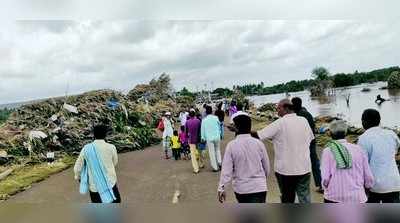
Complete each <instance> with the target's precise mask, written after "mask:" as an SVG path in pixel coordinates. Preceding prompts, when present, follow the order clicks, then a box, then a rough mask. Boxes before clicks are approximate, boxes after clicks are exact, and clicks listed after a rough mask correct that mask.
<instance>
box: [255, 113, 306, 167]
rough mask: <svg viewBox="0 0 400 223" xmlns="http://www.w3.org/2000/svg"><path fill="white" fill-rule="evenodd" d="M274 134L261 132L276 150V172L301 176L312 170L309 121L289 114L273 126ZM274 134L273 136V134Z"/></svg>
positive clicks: (261, 135)
mask: <svg viewBox="0 0 400 223" xmlns="http://www.w3.org/2000/svg"><path fill="white" fill-rule="evenodd" d="M271 127H272V128H273V129H274V130H273V131H272V132H264V133H263V130H261V131H260V132H259V135H260V137H261V138H269V139H271V140H272V142H273V144H274V149H275V160H276V162H275V170H276V171H277V172H278V173H281V174H287V175H301V174H305V173H307V172H309V170H310V169H311V160H310V150H309V146H310V143H311V141H312V140H313V133H312V131H311V128H310V127H309V124H308V122H307V120H306V119H305V118H303V117H300V116H297V115H296V114H288V115H285V116H284V117H282V118H280V119H278V120H276V121H275V122H273V123H272V124H271ZM271 133H272V134H271Z"/></svg>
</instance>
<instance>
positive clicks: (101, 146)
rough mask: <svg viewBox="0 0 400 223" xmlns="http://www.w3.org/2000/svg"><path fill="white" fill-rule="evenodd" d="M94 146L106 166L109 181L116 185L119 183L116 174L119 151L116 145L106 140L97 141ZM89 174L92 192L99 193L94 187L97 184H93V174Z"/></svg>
mask: <svg viewBox="0 0 400 223" xmlns="http://www.w3.org/2000/svg"><path fill="white" fill-rule="evenodd" d="M93 144H94V145H95V148H96V152H97V154H98V155H99V158H100V161H101V163H102V164H103V166H104V170H105V171H106V175H107V176H108V180H109V181H110V183H111V184H112V185H115V184H116V182H117V174H116V172H115V166H116V165H117V162H118V157H117V156H118V155H117V149H116V148H115V146H114V145H112V144H110V143H107V142H105V141H104V140H95V141H94V142H93ZM88 173H89V184H90V186H91V187H90V188H91V191H93V192H97V188H95V186H94V185H95V184H94V182H93V177H92V172H91V171H89V172H88Z"/></svg>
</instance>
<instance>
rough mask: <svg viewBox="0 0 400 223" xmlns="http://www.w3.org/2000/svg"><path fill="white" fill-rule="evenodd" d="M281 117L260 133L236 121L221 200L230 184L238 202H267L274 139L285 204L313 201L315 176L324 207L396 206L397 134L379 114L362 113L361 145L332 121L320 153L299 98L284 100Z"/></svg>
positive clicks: (245, 119)
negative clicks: (266, 143) (269, 143)
mask: <svg viewBox="0 0 400 223" xmlns="http://www.w3.org/2000/svg"><path fill="white" fill-rule="evenodd" d="M277 110H278V115H279V116H280V118H279V119H278V120H276V121H274V122H272V123H271V124H269V125H268V126H267V127H265V128H264V129H262V130H260V131H258V132H251V118H250V117H249V116H248V115H247V114H246V113H241V114H238V115H237V116H236V117H234V118H233V121H234V124H235V126H236V129H237V130H238V132H237V134H238V135H237V137H236V138H235V139H234V140H232V141H231V142H230V143H229V144H228V146H227V148H226V151H225V156H224V159H223V164H222V172H221V178H220V183H219V187H218V198H219V201H220V202H224V201H225V199H226V192H225V188H226V185H227V184H228V183H229V182H230V181H232V185H233V190H234V192H235V195H236V198H237V200H238V202H245V203H264V202H265V201H266V196H267V191H268V189H267V184H266V182H267V178H268V176H269V175H270V173H271V172H272V171H271V170H270V166H269V163H270V162H269V158H268V155H267V153H266V152H265V151H266V149H265V146H264V144H263V143H262V142H261V141H260V140H265V139H269V140H272V143H273V145H274V154H275V160H274V168H273V169H274V172H275V176H276V179H277V182H278V187H279V190H280V192H281V201H282V203H294V202H295V200H296V195H297V199H298V201H299V202H300V203H310V202H311V199H310V179H311V172H312V173H313V176H314V180H315V183H316V186H317V187H320V188H318V191H319V192H322V193H323V194H324V202H325V203H365V202H370V203H381V202H383V203H398V202H399V199H400V174H399V169H398V167H397V164H396V159H395V157H396V154H397V153H398V149H399V147H400V140H399V138H398V136H397V135H396V134H395V133H394V132H393V131H391V130H387V129H383V128H381V127H380V126H379V125H380V119H381V118H380V114H379V112H378V111H377V110H374V109H367V110H365V111H364V113H363V115H362V124H363V127H364V129H365V130H366V131H365V133H364V134H362V135H361V136H360V137H359V140H358V143H357V144H352V143H350V142H348V141H347V140H346V134H347V129H348V126H347V124H346V122H345V121H343V120H334V121H333V122H331V123H330V128H329V130H330V134H331V137H332V140H331V141H329V143H328V144H327V145H326V148H325V149H324V150H323V152H322V156H321V163H320V162H319V159H318V156H317V153H316V144H315V137H314V128H315V125H314V120H313V118H312V116H311V115H310V114H309V113H308V112H307V110H306V109H305V108H303V107H302V105H301V99H300V98H293V99H292V100H289V99H283V100H281V101H280V102H279V104H278V106H277Z"/></svg>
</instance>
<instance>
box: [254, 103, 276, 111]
mask: <svg viewBox="0 0 400 223" xmlns="http://www.w3.org/2000/svg"><path fill="white" fill-rule="evenodd" d="M257 111H259V112H266V111H272V112H276V104H275V103H267V104H263V105H262V106H261V107H259V108H258V109H257Z"/></svg>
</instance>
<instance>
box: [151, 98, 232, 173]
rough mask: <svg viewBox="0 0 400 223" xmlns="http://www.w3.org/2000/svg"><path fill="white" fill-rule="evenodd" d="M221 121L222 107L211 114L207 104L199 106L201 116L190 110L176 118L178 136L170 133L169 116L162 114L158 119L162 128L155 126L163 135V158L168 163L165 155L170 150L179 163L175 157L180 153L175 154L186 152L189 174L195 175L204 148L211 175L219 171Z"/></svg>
mask: <svg viewBox="0 0 400 223" xmlns="http://www.w3.org/2000/svg"><path fill="white" fill-rule="evenodd" d="M224 119H225V113H224V111H223V110H222V104H219V105H218V106H217V109H216V110H215V112H214V111H213V107H212V106H210V105H207V104H205V105H204V106H203V111H202V112H200V111H196V110H195V109H194V108H191V109H189V111H181V113H180V114H179V121H180V132H179V133H178V132H177V131H176V130H175V131H174V130H173V127H174V125H173V121H172V119H171V113H169V112H166V113H165V114H164V116H163V118H162V124H160V125H159V126H161V125H162V128H159V129H160V130H162V131H163V149H164V154H165V158H166V159H169V155H168V154H169V151H170V150H171V149H172V152H173V154H174V157H175V159H179V155H177V154H179V153H180V152H179V151H181V152H184V151H187V156H188V157H190V159H191V161H192V167H193V172H194V173H196V174H197V173H199V172H200V169H202V168H204V162H205V155H204V150H205V147H208V154H209V159H210V164H211V167H212V169H213V171H215V172H218V171H220V168H221V164H222V158H221V139H222V138H223V135H224ZM178 136H179V137H178ZM171 139H172V144H171ZM171 145H172V148H171ZM174 145H175V146H174ZM189 154H190V155H189ZM177 156H178V157H177Z"/></svg>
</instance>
